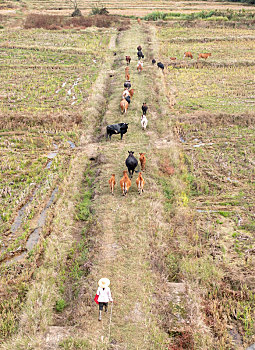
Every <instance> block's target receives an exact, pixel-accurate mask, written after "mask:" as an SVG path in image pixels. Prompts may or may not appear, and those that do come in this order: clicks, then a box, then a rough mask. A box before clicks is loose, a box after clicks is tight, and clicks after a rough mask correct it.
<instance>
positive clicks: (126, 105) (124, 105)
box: [120, 98, 129, 114]
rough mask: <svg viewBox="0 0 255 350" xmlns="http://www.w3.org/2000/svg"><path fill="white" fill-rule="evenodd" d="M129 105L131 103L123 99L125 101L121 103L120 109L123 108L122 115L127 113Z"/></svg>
mask: <svg viewBox="0 0 255 350" xmlns="http://www.w3.org/2000/svg"><path fill="white" fill-rule="evenodd" d="M128 105H129V103H128V101H127V100H126V99H125V98H123V100H121V101H120V108H121V112H122V114H123V113H127V110H128Z"/></svg>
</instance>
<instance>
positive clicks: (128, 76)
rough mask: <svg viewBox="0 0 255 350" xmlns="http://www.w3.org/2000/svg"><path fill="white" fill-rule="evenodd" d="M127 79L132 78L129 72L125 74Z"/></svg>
mask: <svg viewBox="0 0 255 350" xmlns="http://www.w3.org/2000/svg"><path fill="white" fill-rule="evenodd" d="M125 79H126V81H127V80H130V75H129V74H128V73H126V74H125Z"/></svg>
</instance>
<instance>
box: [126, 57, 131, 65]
mask: <svg viewBox="0 0 255 350" xmlns="http://www.w3.org/2000/svg"><path fill="white" fill-rule="evenodd" d="M126 61H127V64H130V61H131V57H130V56H126Z"/></svg>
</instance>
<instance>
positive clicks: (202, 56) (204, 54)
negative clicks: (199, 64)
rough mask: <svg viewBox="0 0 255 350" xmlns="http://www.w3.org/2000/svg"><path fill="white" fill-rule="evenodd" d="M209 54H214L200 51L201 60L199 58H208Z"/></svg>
mask: <svg viewBox="0 0 255 350" xmlns="http://www.w3.org/2000/svg"><path fill="white" fill-rule="evenodd" d="M209 56H212V54H211V53H200V54H199V56H198V58H197V59H198V60H199V58H204V59H205V60H206V59H207V58H208V57H209Z"/></svg>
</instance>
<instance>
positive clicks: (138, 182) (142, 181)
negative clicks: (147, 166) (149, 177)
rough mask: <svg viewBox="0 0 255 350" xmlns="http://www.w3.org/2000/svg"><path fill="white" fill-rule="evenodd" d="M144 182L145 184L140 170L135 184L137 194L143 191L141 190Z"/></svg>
mask: <svg viewBox="0 0 255 350" xmlns="http://www.w3.org/2000/svg"><path fill="white" fill-rule="evenodd" d="M144 184H145V181H144V179H143V177H142V173H141V172H140V173H139V175H138V178H137V179H136V185H137V189H138V193H139V194H142V192H143V191H144V190H143V188H144Z"/></svg>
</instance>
